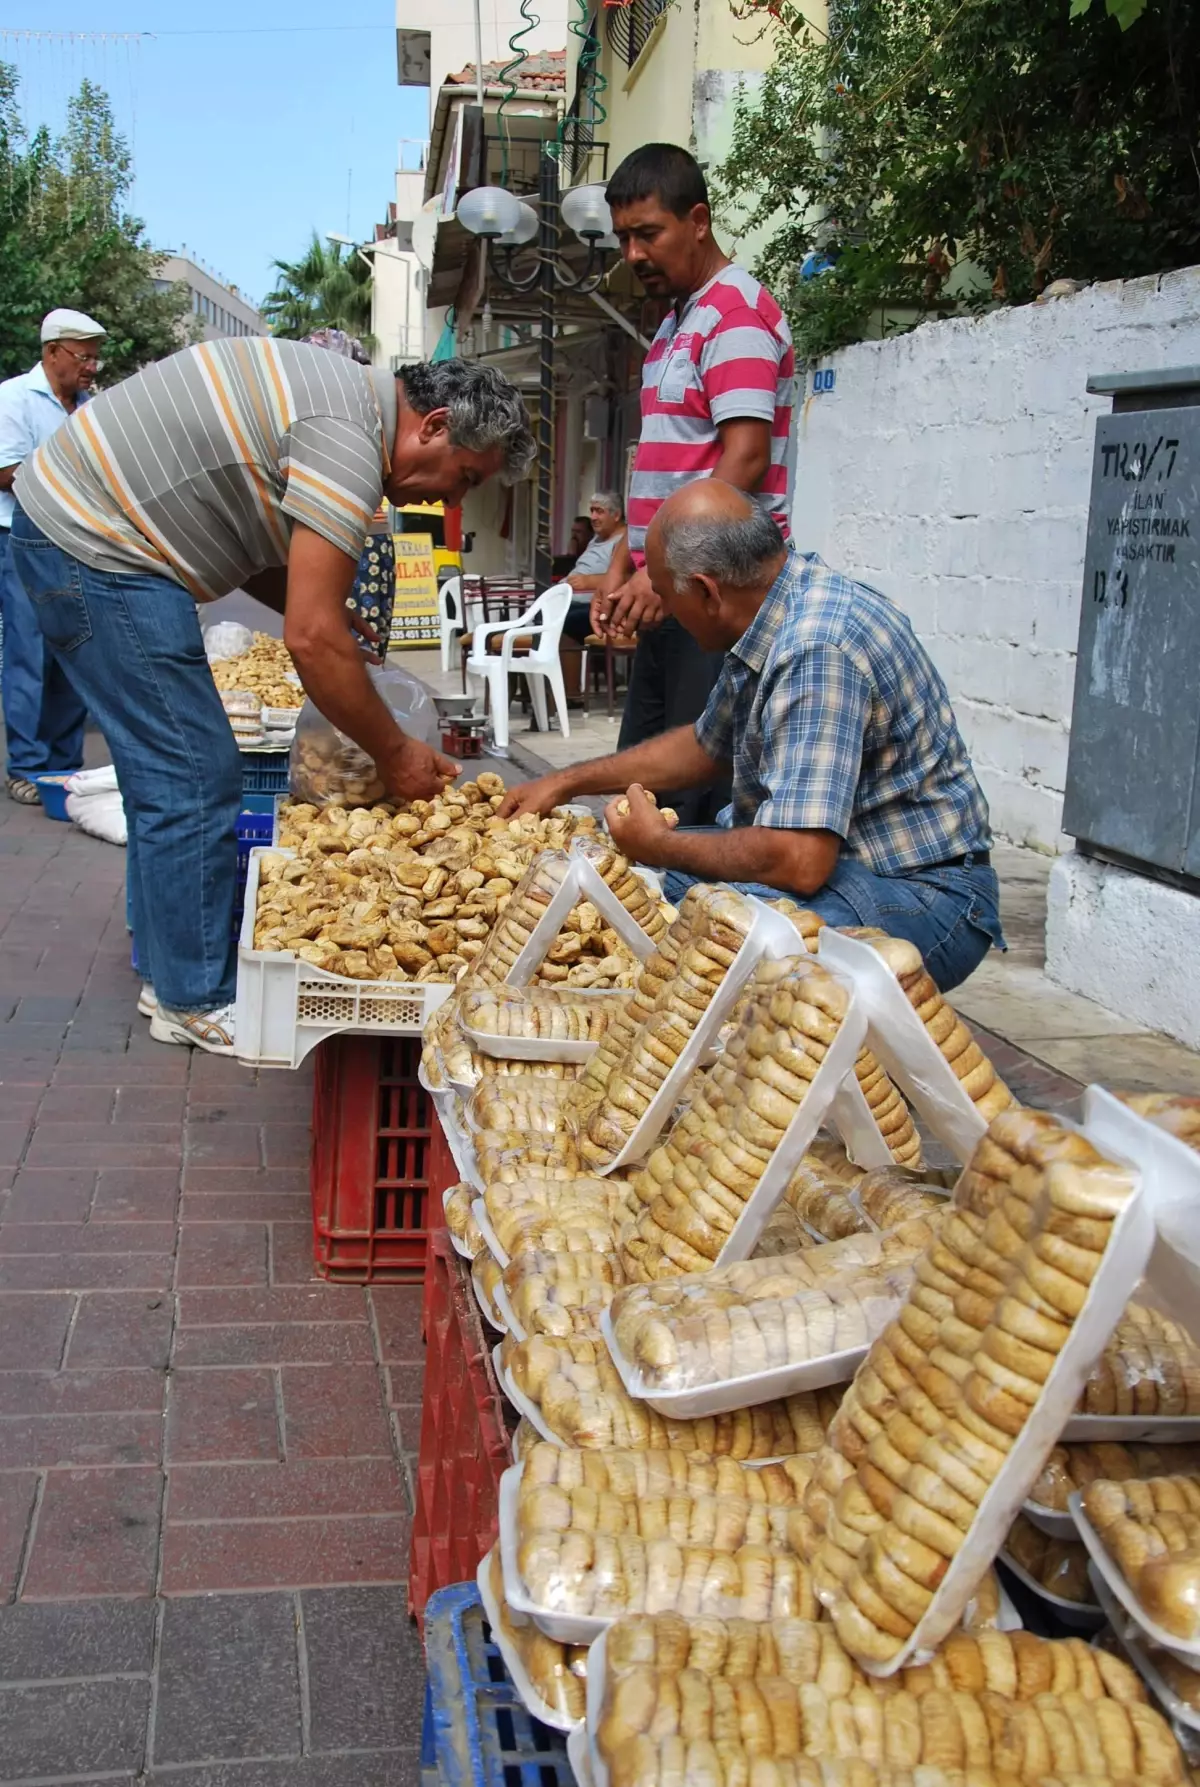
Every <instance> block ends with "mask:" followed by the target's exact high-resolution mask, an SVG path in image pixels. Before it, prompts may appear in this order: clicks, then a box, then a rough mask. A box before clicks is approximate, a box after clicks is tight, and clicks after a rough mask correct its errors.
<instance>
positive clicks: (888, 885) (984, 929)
mask: <svg viewBox="0 0 1200 1787" xmlns="http://www.w3.org/2000/svg"><path fill="white" fill-rule="evenodd" d="M687 829H694V830H696V831H703V832H716V831H719V830H720V829H721V828H720V827H719V826H696V827H694V828H692V827H689V828H687ZM699 879H700V877H699V876H697V875H685V874H682V873H681V872H680V871H678V870H675V869H672V870H670V871H669V872H668V874H667V877H666V882H665V888H664V891H665V893H666V897H667V899H668V900H670V902H671V904H672V905H673V906H677V905H678V904H679V902H680V900H681V899H682V898H683V896H684V894H685V893H686V892H687V890H688V888H689V887H691V886H693V885H694V883H695V882H696V881H698V880H699ZM731 885H732V886H734V887H736V888H738V889H739V891H740V892H742V893H748V894H757V895H758V897H759V899H763V900H777V899H779V898H780V892H781V890H780V889H779V888H777V887H766V886H764V885H763V884H762V883H761V882H752V881H735V882H733V883H732V884H731ZM788 897H789V898H791V899H795V900H797V901H798V902H799V904H800V905H802V906H804V907H806V908H807V909H808V911H810V912H815V913H816V914H817V915H818V917H820V918H823V919H824V920H825V922H826V924H830V925H873V926H876V927H877V928H878V929H879V930H881V931H886V932H887V933H888V935H889V936H892V937H905V938H907V939H908V941H909V942H910V943H915V944H916V946H917V948H918V949H919V950H920V952H921V955H922V957H923V958H924V962H925V966H926V968H928V970H929V972H930V974H931V975H932V976H933V979H934V980H935V981H936V982H937V985H938V987H939V989H940V990H941V991H942V992H943V993H948V992H949V991H950V989H951V987H957V986H960V985H961V984H962V982H963V981H964V980H966V978H967V976H968V975H969V974H973V973H974V972H975V969H976V968H978V966H979V964H980V962H982V960H983V958H984V957H985V956H986V955H987V953H988V951H989V950H990V949H993V948H995V949H1003V948H1004V947H1005V943H1004V933H1003V931H1002V930H1001V929H1000V884H999V882H998V881H997V879H996V872H995V870H994V869H993V868H992V867H991V864H990V863H972V864H970V865H968V864H967V863H963V864H962V865H961V866H955V867H953V868H942V869H919V870H910V871H909V872H908V873H907V874H905V875H876V874H873V873H872V871H871V870H870V869H868V868H867V867H866V866H865V864H863V863H860V862H859V861H858V859H857V858H856V857H853V856H845V855H843V856H841V857H839V859H838V864H837V867H836V868H835V869H834V871H833V874H832V875H831V876H830V877H829V880H828V881H827V882H826V883H825V885H824V887H822V888H821V889H820V891H819V892H818V893H815V894H811V895H802V894H791V895H789V896H788Z"/></svg>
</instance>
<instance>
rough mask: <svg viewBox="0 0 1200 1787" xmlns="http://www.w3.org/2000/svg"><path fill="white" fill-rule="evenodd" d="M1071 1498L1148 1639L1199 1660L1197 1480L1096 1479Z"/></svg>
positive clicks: (1199, 1484)
mask: <svg viewBox="0 0 1200 1787" xmlns="http://www.w3.org/2000/svg"><path fill="white" fill-rule="evenodd" d="M1071 1503H1072V1511H1073V1512H1075V1513H1076V1516H1077V1517H1078V1515H1079V1513H1080V1512H1082V1514H1083V1515H1084V1517H1085V1518H1084V1520H1083V1521H1082V1522H1081V1526H1080V1530H1081V1533H1082V1536H1083V1538H1084V1541H1085V1543H1087V1545H1088V1549H1089V1550H1090V1551H1091V1553H1092V1555H1093V1557H1097V1558H1098V1561H1101V1562H1102V1564H1103V1566H1104V1569H1105V1574H1106V1578H1107V1580H1108V1582H1109V1584H1110V1586H1111V1587H1113V1588H1115V1589H1116V1590H1117V1592H1118V1596H1119V1598H1121V1599H1123V1600H1125V1601H1126V1603H1127V1604H1128V1603H1129V1601H1130V1600H1132V1603H1133V1605H1132V1606H1131V1607H1130V1611H1131V1612H1133V1613H1134V1615H1135V1617H1137V1618H1140V1619H1141V1620H1142V1622H1143V1624H1144V1625H1145V1627H1146V1630H1147V1631H1148V1632H1149V1634H1150V1636H1151V1637H1152V1638H1153V1639H1154V1640H1155V1641H1156V1642H1158V1643H1163V1644H1166V1645H1168V1646H1169V1647H1170V1648H1171V1649H1172V1650H1175V1649H1176V1648H1177V1647H1182V1654H1183V1655H1184V1656H1185V1657H1189V1658H1193V1659H1196V1658H1200V1477H1185V1476H1171V1477H1151V1478H1148V1479H1147V1480H1146V1481H1144V1482H1126V1483H1106V1482H1104V1481H1100V1482H1096V1483H1092V1484H1089V1486H1088V1487H1087V1488H1086V1489H1085V1490H1083V1491H1082V1492H1080V1493H1079V1494H1078V1495H1076V1496H1073V1497H1072V1498H1071ZM1097 1542H1098V1545H1099V1548H1100V1549H1099V1553H1098V1552H1097ZM1118 1573H1119V1580H1114V1578H1116V1577H1117V1575H1118Z"/></svg>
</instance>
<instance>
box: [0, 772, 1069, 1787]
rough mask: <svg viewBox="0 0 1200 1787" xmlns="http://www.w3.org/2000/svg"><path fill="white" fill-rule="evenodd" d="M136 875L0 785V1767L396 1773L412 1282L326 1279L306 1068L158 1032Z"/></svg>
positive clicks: (298, 1784)
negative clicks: (129, 914)
mask: <svg viewBox="0 0 1200 1787" xmlns="http://www.w3.org/2000/svg"><path fill="white" fill-rule="evenodd" d="M123 874H124V855H123V853H122V852H121V851H119V850H115V849H113V848H112V847H111V846H108V845H104V844H101V843H97V842H95V841H93V840H90V839H87V838H84V837H82V836H80V835H78V834H76V833H75V832H74V831H73V830H71V829H70V828H68V827H66V826H62V825H55V824H53V823H51V822H50V821H48V820H46V819H45V818H44V817H42V816H41V815H40V814H39V813H29V812H27V811H25V810H23V809H20V808H17V807H14V806H13V805H12V804H11V803H8V802H4V801H0V1782H3V1783H5V1784H6V1787H7V1784H11V1783H16V1782H31V1781H34V1780H36V1781H37V1782H38V1783H41V1784H43V1787H45V1784H47V1783H52V1782H57V1781H61V1780H66V1779H70V1780H72V1781H74V1782H76V1783H88V1782H93V1781H99V1780H101V1779H103V1780H105V1781H110V1782H111V1781H116V1782H131V1781H133V1780H134V1779H144V1778H149V1779H150V1780H151V1781H153V1782H158V1783H164V1784H165V1783H166V1782H168V1781H170V1782H173V1783H177V1784H178V1787H352V1783H353V1787H398V1784H400V1783H405V1784H407V1783H411V1782H412V1781H413V1780H414V1779H415V1775H416V1745H417V1742H418V1739H419V1734H420V1716H421V1704H420V1702H421V1692H422V1683H423V1673H422V1664H421V1657H420V1650H419V1646H418V1644H417V1640H416V1637H415V1634H414V1631H413V1628H412V1627H411V1625H410V1624H409V1621H408V1619H407V1616H406V1611H405V1588H404V1580H405V1576H406V1573H407V1558H408V1537H409V1515H410V1508H411V1500H410V1486H409V1470H410V1461H411V1454H412V1452H413V1451H414V1449H415V1447H416V1443H417V1431H418V1416H419V1404H420V1396H421V1373H422V1363H421V1343H420V1339H419V1308H420V1293H419V1291H417V1290H414V1289H404V1288H387V1289H381V1290H374V1291H371V1292H367V1291H364V1290H358V1289H355V1288H352V1287H347V1286H333V1285H325V1284H320V1283H316V1282H314V1281H313V1280H312V1278H311V1230H310V1227H309V1204H308V1189H307V1161H308V1138H309V1104H310V1092H311V1082H310V1076H309V1074H308V1073H305V1072H301V1073H299V1074H286V1073H274V1074H272V1073H263V1074H261V1075H255V1074H253V1073H251V1072H249V1071H248V1070H246V1069H244V1068H240V1067H238V1066H236V1065H235V1064H233V1063H229V1062H223V1061H218V1060H214V1059H213V1058H212V1057H208V1056H200V1055H193V1056H191V1057H189V1056H188V1054H186V1053H185V1052H184V1051H183V1050H178V1049H173V1048H169V1047H164V1046H161V1045H159V1044H156V1043H153V1042H151V1041H150V1038H149V1035H148V1030H147V1025H146V1023H145V1021H144V1020H143V1019H140V1018H138V1017H137V1016H136V1014H135V1013H134V1009H133V1003H134V998H135V994H136V981H135V980H134V977H133V975H132V974H131V972H130V968H129V957H128V947H127V939H126V936H125V925H124V894H123ZM980 1036H981V1040H982V1041H983V1042H984V1044H985V1046H986V1047H988V1048H989V1049H990V1050H991V1051H992V1052H993V1054H994V1056H995V1059H996V1061H997V1065H998V1066H999V1067H1000V1069H1001V1071H1002V1072H1003V1073H1004V1074H1005V1075H1006V1077H1007V1078H1009V1080H1010V1083H1011V1084H1012V1085H1013V1088H1014V1090H1015V1091H1016V1092H1017V1093H1018V1095H1019V1096H1021V1097H1022V1098H1024V1099H1026V1100H1028V1102H1030V1103H1035V1104H1054V1105H1056V1106H1058V1107H1060V1108H1061V1107H1062V1106H1063V1105H1064V1103H1066V1102H1067V1101H1070V1100H1072V1099H1073V1098H1074V1097H1075V1095H1076V1094H1077V1093H1078V1090H1079V1088H1078V1087H1077V1086H1076V1084H1075V1082H1074V1081H1071V1080H1066V1079H1064V1078H1063V1077H1062V1076H1061V1075H1057V1074H1055V1073H1054V1072H1052V1071H1051V1070H1050V1069H1049V1068H1046V1067H1044V1066H1041V1065H1039V1064H1038V1063H1036V1062H1034V1061H1032V1060H1030V1058H1029V1057H1028V1056H1024V1055H1022V1054H1021V1053H1020V1051H1018V1050H1015V1049H1013V1048H1011V1047H1010V1045H1008V1044H1007V1043H1004V1042H1001V1041H1000V1040H999V1039H998V1038H995V1037H991V1036H989V1035H988V1034H987V1033H986V1032H981V1033H980ZM4 1603H6V1604H4Z"/></svg>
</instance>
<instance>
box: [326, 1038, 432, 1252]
mask: <svg viewBox="0 0 1200 1787" xmlns="http://www.w3.org/2000/svg"><path fill="white" fill-rule="evenodd" d="M420 1060H421V1039H420V1037H419V1036H396V1037H388V1036H335V1037H331V1038H330V1039H329V1041H328V1042H324V1043H322V1044H321V1046H320V1048H319V1049H318V1050H317V1057H316V1072H315V1074H314V1079H313V1125H312V1130H313V1146H312V1175H311V1186H312V1210H313V1265H314V1267H315V1269H316V1271H317V1273H318V1274H319V1275H320V1276H321V1277H323V1278H332V1279H338V1280H341V1281H342V1282H344V1283H349V1284H366V1283H369V1282H370V1281H372V1280H374V1281H376V1282H378V1281H380V1280H389V1279H390V1280H392V1281H398V1280H405V1279H408V1280H411V1279H417V1278H420V1277H421V1276H422V1275H423V1273H424V1270H425V1247H426V1241H427V1238H428V1235H429V1231H430V1229H431V1227H434V1228H437V1227H441V1226H442V1225H443V1223H444V1217H443V1213H442V1192H443V1191H444V1190H445V1189H446V1187H447V1185H452V1184H453V1183H454V1181H455V1179H456V1178H457V1174H456V1173H455V1170H454V1163H453V1160H452V1159H451V1156H450V1151H449V1148H448V1147H447V1146H446V1142H445V1138H444V1136H443V1135H442V1131H441V1126H440V1124H439V1123H438V1120H437V1117H436V1114H435V1112H434V1109H433V1101H432V1099H431V1098H430V1096H429V1094H428V1093H427V1092H426V1091H425V1089H424V1087H423V1086H421V1085H419V1084H418V1082H417V1068H418V1066H419V1064H420Z"/></svg>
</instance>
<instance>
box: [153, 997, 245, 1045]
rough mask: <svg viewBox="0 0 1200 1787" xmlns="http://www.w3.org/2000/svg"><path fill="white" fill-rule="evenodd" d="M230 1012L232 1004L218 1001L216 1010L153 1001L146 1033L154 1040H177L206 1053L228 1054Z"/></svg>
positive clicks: (232, 1011) (231, 1031) (231, 1039)
mask: <svg viewBox="0 0 1200 1787" xmlns="http://www.w3.org/2000/svg"><path fill="white" fill-rule="evenodd" d="M233 1014H234V1007H233V1006H232V1005H222V1006H221V1007H219V1009H218V1010H216V1011H169V1010H168V1009H167V1007H166V1006H165V1005H159V1004H158V1003H157V1001H156V1003H155V1009H154V1012H153V1015H152V1016H151V1019H150V1034H151V1036H152V1037H153V1038H154V1040H155V1042H176V1043H181V1044H182V1045H183V1046H184V1048H193V1049H204V1050H205V1051H206V1052H207V1053H208V1054H210V1055H232V1054H233Z"/></svg>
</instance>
